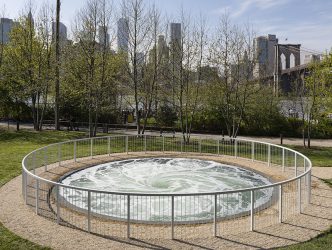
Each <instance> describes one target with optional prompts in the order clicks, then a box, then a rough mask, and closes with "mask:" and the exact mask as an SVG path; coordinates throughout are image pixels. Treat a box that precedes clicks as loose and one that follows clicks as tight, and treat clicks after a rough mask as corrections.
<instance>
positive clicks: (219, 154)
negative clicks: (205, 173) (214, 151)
mask: <svg viewBox="0 0 332 250" xmlns="http://www.w3.org/2000/svg"><path fill="white" fill-rule="evenodd" d="M218 155H220V140H219V139H218Z"/></svg>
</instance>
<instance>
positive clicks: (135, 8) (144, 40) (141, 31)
mask: <svg viewBox="0 0 332 250" xmlns="http://www.w3.org/2000/svg"><path fill="white" fill-rule="evenodd" d="M122 15H123V17H124V18H126V19H127V26H128V27H127V30H128V32H129V41H128V43H129V46H128V56H129V58H128V59H129V63H128V75H129V77H130V82H131V88H132V89H133V95H134V102H135V111H136V126H137V134H138V135H139V134H141V106H140V104H141V101H142V96H141V94H140V90H141V88H142V84H143V77H144V76H143V68H144V63H145V62H144V61H145V58H146V55H147V53H148V51H147V48H149V47H150V44H151V39H150V37H149V34H150V31H151V25H150V22H149V20H150V19H149V12H148V11H147V10H146V8H145V6H144V4H143V0H124V1H123V2H122Z"/></svg>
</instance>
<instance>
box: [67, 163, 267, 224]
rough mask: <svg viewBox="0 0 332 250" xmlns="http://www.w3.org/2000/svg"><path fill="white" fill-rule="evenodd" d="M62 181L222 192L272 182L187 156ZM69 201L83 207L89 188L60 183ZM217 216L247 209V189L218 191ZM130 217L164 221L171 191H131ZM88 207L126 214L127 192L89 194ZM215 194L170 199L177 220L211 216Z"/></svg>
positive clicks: (112, 166)
mask: <svg viewBox="0 0 332 250" xmlns="http://www.w3.org/2000/svg"><path fill="white" fill-rule="evenodd" d="M62 183H63V184H66V185H70V186H75V187H83V188H88V189H98V190H102V191H110V192H124V193H126V192H128V193H145V194H156V193H158V194H159V193H160V194H162V193H167V194H170V193H171V194H177V193H181V194H185V193H204V192H221V191H227V190H234V189H242V188H250V187H255V186H262V185H267V184H270V183H271V182H270V181H269V180H268V179H267V178H266V177H264V176H262V175H259V174H258V173H255V172H252V171H250V170H247V169H243V168H240V167H235V166H229V165H225V164H221V163H218V162H214V161H207V160H198V159H188V158H140V159H128V160H122V161H115V162H110V163H106V164H102V165H98V166H94V167H90V168H87V169H84V170H81V171H78V172H75V173H73V174H72V175H70V176H68V177H66V178H64V179H63V180H62ZM272 193H273V188H268V189H264V190H261V191H256V192H255V198H256V199H255V207H259V206H261V205H263V204H265V203H266V202H268V201H269V200H270V198H271V197H272ZM61 195H62V197H63V198H64V199H65V200H66V201H67V202H69V203H70V204H72V205H74V206H76V207H78V208H83V209H87V192H82V191H79V190H74V189H68V188H61ZM217 199H218V207H217V213H218V217H226V216H230V215H236V214H239V213H242V212H247V211H249V210H250V192H243V193H234V194H227V195H218V196H217ZM130 207H131V211H130V214H131V219H132V220H140V221H154V222H158V221H160V222H165V221H170V218H171V197H170V196H166V197H164V196H139V195H137V196H135V195H133V196H131V202H130ZM91 211H92V212H93V213H97V214H100V215H106V216H111V217H114V218H118V219H126V218H127V217H126V216H127V196H125V195H111V194H100V193H98V194H97V193H94V192H92V193H91ZM213 213H214V195H199V196H196V197H194V196H182V197H175V199H174V216H175V221H184V222H186V221H193V220H195V221H202V220H210V219H212V218H213Z"/></svg>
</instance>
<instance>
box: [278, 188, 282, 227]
mask: <svg viewBox="0 0 332 250" xmlns="http://www.w3.org/2000/svg"><path fill="white" fill-rule="evenodd" d="M279 223H282V185H280V186H279Z"/></svg>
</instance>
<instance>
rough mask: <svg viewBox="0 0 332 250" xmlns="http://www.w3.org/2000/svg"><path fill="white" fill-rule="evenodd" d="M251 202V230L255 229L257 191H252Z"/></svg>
mask: <svg viewBox="0 0 332 250" xmlns="http://www.w3.org/2000/svg"><path fill="white" fill-rule="evenodd" d="M250 202H251V204H250V205H251V209H250V231H254V228H255V220H254V219H255V218H254V210H255V191H254V190H251V191H250Z"/></svg>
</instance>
